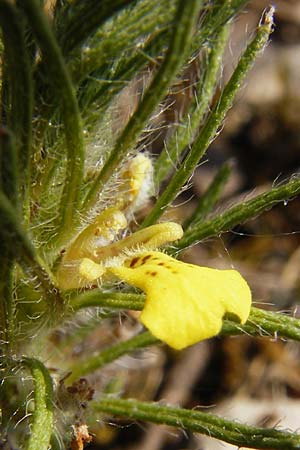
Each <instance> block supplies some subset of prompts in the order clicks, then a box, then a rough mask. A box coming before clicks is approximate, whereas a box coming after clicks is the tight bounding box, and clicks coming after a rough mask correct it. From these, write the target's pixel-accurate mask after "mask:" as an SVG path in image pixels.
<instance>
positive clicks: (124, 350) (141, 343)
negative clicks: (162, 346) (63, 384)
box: [67, 331, 159, 384]
mask: <svg viewBox="0 0 300 450" xmlns="http://www.w3.org/2000/svg"><path fill="white" fill-rule="evenodd" d="M158 342H159V341H158V340H157V339H156V338H155V337H154V336H153V335H152V334H151V333H150V332H149V331H145V332H144V333H141V334H138V335H137V336H134V337H133V338H131V339H128V340H127V341H124V342H119V343H118V344H115V345H113V346H111V347H109V348H107V349H106V350H103V351H102V352H100V353H99V354H98V355H95V356H90V357H88V358H86V359H85V360H83V361H79V362H78V363H76V364H74V365H73V366H71V367H70V368H69V370H70V371H71V375H70V376H69V377H68V379H67V383H68V384H71V383H73V382H74V381H76V380H78V379H79V378H81V377H83V376H85V375H87V374H89V373H91V372H94V371H95V370H97V369H100V368H101V367H103V366H104V365H106V364H109V363H111V362H112V361H114V360H116V359H117V358H120V356H123V355H126V354H128V353H131V352H133V351H135V350H137V349H139V348H144V347H148V346H150V345H153V344H156V343H158Z"/></svg>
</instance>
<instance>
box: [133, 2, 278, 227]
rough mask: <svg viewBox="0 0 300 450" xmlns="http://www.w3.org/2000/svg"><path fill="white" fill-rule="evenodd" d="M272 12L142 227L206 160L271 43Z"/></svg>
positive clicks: (155, 215)
mask: <svg viewBox="0 0 300 450" xmlns="http://www.w3.org/2000/svg"><path fill="white" fill-rule="evenodd" d="M272 12H273V10H272V9H271V10H270V11H269V12H267V13H266V14H265V16H264V20H263V21H262V23H261V24H260V25H259V27H258V30H257V33H256V35H255V37H254V39H253V40H252V41H251V43H250V44H249V45H248V47H247V48H246V50H245V52H244V53H243V55H242V56H241V58H240V61H239V63H238V65H237V67H236V69H235V70H234V72H233V74H232V76H231V78H230V80H229V82H228V83H227V85H226V86H225V88H224V90H223V92H222V94H221V96H220V99H219V100H218V103H217V105H216V106H215V108H214V109H213V111H212V113H211V114H210V116H209V117H208V119H207V121H206V123H205V125H204V127H203V128H202V130H201V132H200V134H199V136H198V137H197V138H196V140H195V142H194V144H193V145H192V148H191V149H190V151H189V153H188V155H187V157H186V159H185V160H184V161H183V163H182V165H181V167H180V169H179V170H178V171H177V172H176V173H175V174H174V175H173V177H172V178H171V180H170V182H169V184H168V186H167V187H166V189H165V190H164V192H163V193H162V195H161V196H160V197H159V199H158V200H157V202H156V204H155V206H154V208H153V210H152V211H151V212H150V214H149V215H148V216H147V217H146V219H145V220H144V222H143V223H142V225H141V226H142V227H147V226H149V225H151V224H153V223H155V222H156V221H157V219H158V218H159V217H160V216H161V215H162V214H163V212H164V211H165V210H166V208H167V207H168V206H169V205H170V204H171V203H172V201H173V200H174V199H175V198H176V196H177V195H178V193H179V192H180V191H181V190H182V186H183V185H184V184H185V183H186V182H187V180H188V179H189V178H190V176H191V175H192V173H193V171H194V169H195V167H196V166H197V164H198V162H199V160H200V159H201V158H202V157H203V155H204V153H205V152H206V150H207V148H208V146H209V145H210V143H211V142H212V140H213V139H214V138H215V137H216V135H217V132H218V129H219V127H220V126H221V124H222V122H223V120H224V118H225V116H226V113H227V112H228V110H229V109H230V108H231V106H232V104H233V100H234V98H235V95H236V93H237V91H238V90H239V88H240V87H241V84H242V82H243V80H244V78H245V76H246V74H247V73H248V71H249V69H250V67H251V66H252V65H253V62H254V60H255V59H256V57H257V55H258V53H260V52H261V51H262V50H263V49H264V47H265V45H266V43H267V42H268V39H269V36H270V33H271V32H272V27H273V17H272Z"/></svg>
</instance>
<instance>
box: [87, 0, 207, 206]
mask: <svg viewBox="0 0 300 450" xmlns="http://www.w3.org/2000/svg"><path fill="white" fill-rule="evenodd" d="M200 5H201V0H190V1H189V2H186V1H185V0H180V1H179V3H178V9H177V14H176V18H175V21H174V25H173V26H174V32H173V35H172V39H171V43H170V46H169V49H168V51H167V54H166V57H165V59H164V61H163V63H162V65H161V67H160V69H159V70H158V72H157V73H156V75H155V76H154V79H153V81H152V83H151V84H150V86H149V88H148V89H147V91H146V93H145V95H144V97H143V99H142V101H141V103H140V105H139V106H138V108H137V110H136V112H135V113H134V114H133V116H132V117H131V119H130V120H129V122H128V124H127V125H126V127H125V129H124V131H123V132H122V133H121V135H120V137H119V138H118V139H117V141H116V144H115V146H114V148H113V150H112V152H111V153H110V155H109V158H108V160H107V161H106V162H105V164H104V166H103V168H102V170H101V171H100V173H99V175H98V176H97V178H96V180H95V182H94V184H93V185H92V187H91V189H90V191H89V192H88V194H87V196H86V198H85V199H84V202H83V204H82V208H83V210H84V211H88V209H90V208H91V207H92V206H93V205H94V203H95V202H96V201H97V197H98V195H99V192H100V191H101V189H102V188H103V186H104V184H105V182H106V181H107V180H109V178H110V177H111V175H112V174H113V172H114V171H115V170H116V168H117V167H118V165H119V164H120V162H121V161H122V160H123V159H124V158H125V157H126V156H127V155H128V153H129V152H130V151H132V150H133V148H134V146H135V145H136V143H137V140H138V138H139V136H140V133H141V132H142V130H143V128H144V127H145V125H146V123H147V121H148V120H149V117H150V116H151V114H152V113H153V112H154V110H155V108H156V107H157V106H158V104H159V102H160V101H161V100H162V98H163V97H164V96H165V94H166V93H167V90H168V88H169V86H170V84H171V83H172V81H173V80H174V78H175V76H176V74H177V73H178V71H179V69H180V68H181V66H182V64H183V63H184V62H185V59H186V56H187V51H188V50H189V47H190V43H191V39H192V33H193V28H194V25H195V22H196V19H197V15H198V12H199V8H200Z"/></svg>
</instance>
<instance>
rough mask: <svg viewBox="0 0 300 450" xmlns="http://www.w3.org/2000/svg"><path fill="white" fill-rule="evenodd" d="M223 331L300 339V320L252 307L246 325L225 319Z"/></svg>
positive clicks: (224, 332)
mask: <svg viewBox="0 0 300 450" xmlns="http://www.w3.org/2000/svg"><path fill="white" fill-rule="evenodd" d="M221 333H222V335H234V334H248V335H250V336H270V337H272V338H277V337H279V338H285V339H293V340H295V341H300V321H299V320H298V319H295V318H294V317H290V316H287V315H284V314H280V313H277V312H272V311H265V310H263V309H258V308H254V307H252V308H251V313H250V316H249V318H248V320H247V322H246V323H245V324H244V325H238V324H236V323H234V322H231V321H230V320H224V323H223V327H222V332H221Z"/></svg>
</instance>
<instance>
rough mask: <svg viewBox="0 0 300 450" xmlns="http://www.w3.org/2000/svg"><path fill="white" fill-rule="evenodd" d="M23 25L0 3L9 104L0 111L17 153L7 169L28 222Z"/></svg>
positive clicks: (28, 85) (29, 91) (28, 89)
mask: <svg viewBox="0 0 300 450" xmlns="http://www.w3.org/2000/svg"><path fill="white" fill-rule="evenodd" d="M23 22H24V21H23V18H22V16H21V15H20V14H19V12H18V11H17V9H16V8H15V7H14V6H13V5H12V4H11V2H9V1H7V0H0V26H1V28H2V32H3V42H4V48H5V51H4V52H5V55H4V63H5V66H6V67H5V71H4V72H5V78H6V80H7V83H8V89H9V104H7V103H6V102H5V103H6V104H4V108H5V109H6V111H5V115H6V120H7V121H6V125H7V126H8V127H9V128H10V130H11V131H12V133H13V134H14V139H15V145H16V152H17V155H16V159H17V160H16V161H13V162H12V164H11V167H12V166H15V168H14V171H16V170H17V169H18V170H19V173H18V180H19V182H18V184H19V188H20V189H21V197H22V201H23V202H24V214H25V217H27V218H28V216H29V188H30V156H31V132H32V130H31V128H32V126H31V124H32V102H33V86H32V74H31V67H30V63H29V57H28V54H27V49H26V42H25V34H24V23H23ZM11 157H13V153H12V152H11ZM10 172H12V170H10ZM15 178H17V176H16V175H15ZM6 193H7V192H6ZM9 198H11V197H10V196H9Z"/></svg>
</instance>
